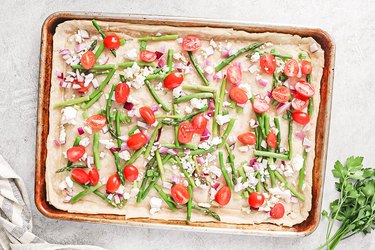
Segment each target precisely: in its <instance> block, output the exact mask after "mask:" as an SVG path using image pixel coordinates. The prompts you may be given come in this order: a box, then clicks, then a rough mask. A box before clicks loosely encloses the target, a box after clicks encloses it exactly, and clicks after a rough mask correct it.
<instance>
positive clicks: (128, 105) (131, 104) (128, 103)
mask: <svg viewBox="0 0 375 250" xmlns="http://www.w3.org/2000/svg"><path fill="white" fill-rule="evenodd" d="M133 107H134V104H133V103H131V102H126V103H125V104H124V109H126V110H128V111H130V110H132V109H133Z"/></svg>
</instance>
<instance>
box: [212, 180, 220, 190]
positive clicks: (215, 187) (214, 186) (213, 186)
mask: <svg viewBox="0 0 375 250" xmlns="http://www.w3.org/2000/svg"><path fill="white" fill-rule="evenodd" d="M219 186H220V183H219V182H216V183H215V184H214V185H212V188H213V189H215V190H217V189H218V188H219Z"/></svg>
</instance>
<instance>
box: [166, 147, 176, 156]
mask: <svg viewBox="0 0 375 250" xmlns="http://www.w3.org/2000/svg"><path fill="white" fill-rule="evenodd" d="M167 153H168V154H171V155H177V154H178V150H177V149H175V148H169V149H168V151H167Z"/></svg>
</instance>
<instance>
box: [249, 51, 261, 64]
mask: <svg viewBox="0 0 375 250" xmlns="http://www.w3.org/2000/svg"><path fill="white" fill-rule="evenodd" d="M259 59H260V55H259V53H258V52H255V53H254V54H253V55H252V56H251V58H250V60H251V62H257V61H259Z"/></svg>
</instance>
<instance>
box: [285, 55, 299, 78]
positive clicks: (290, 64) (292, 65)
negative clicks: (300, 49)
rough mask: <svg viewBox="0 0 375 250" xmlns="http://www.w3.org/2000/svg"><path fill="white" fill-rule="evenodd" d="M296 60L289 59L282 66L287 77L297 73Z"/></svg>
mask: <svg viewBox="0 0 375 250" xmlns="http://www.w3.org/2000/svg"><path fill="white" fill-rule="evenodd" d="M298 71H299V66H298V62H297V61H296V60H294V59H289V60H288V61H287V62H286V63H285V66H284V74H285V75H286V76H287V77H295V76H296V75H297V74H298Z"/></svg>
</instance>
